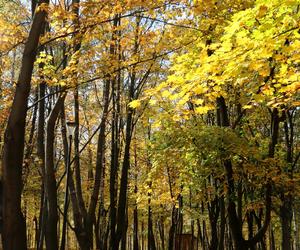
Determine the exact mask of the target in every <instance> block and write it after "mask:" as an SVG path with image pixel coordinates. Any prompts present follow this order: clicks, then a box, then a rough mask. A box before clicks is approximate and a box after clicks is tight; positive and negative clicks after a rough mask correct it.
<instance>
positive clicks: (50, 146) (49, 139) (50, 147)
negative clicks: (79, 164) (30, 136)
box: [45, 93, 66, 250]
mask: <svg viewBox="0 0 300 250" xmlns="http://www.w3.org/2000/svg"><path fill="white" fill-rule="evenodd" d="M65 97H66V93H63V94H61V95H60V96H59V97H58V99H57V101H56V103H55V105H54V107H53V109H52V111H51V113H50V115H49V118H48V121H47V125H46V131H47V133H46V150H45V153H46V160H45V166H46V169H45V193H46V197H47V210H48V211H47V224H46V233H45V236H46V249H47V250H57V249H58V234H57V222H58V213H57V192H56V178H55V167H54V139H55V124H56V121H57V118H58V115H59V113H60V111H61V107H62V106H63V103H64V100H65Z"/></svg>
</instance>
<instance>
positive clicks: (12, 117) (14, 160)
mask: <svg viewBox="0 0 300 250" xmlns="http://www.w3.org/2000/svg"><path fill="white" fill-rule="evenodd" d="M41 3H46V4H47V3H49V1H48V0H43V1H40V4H41ZM45 17H46V12H45V11H39V12H37V13H36V14H35V15H34V18H33V22H32V26H31V29H30V32H29V36H28V39H27V41H26V44H25V48H24V52H23V58H22V62H21V69H20V74H19V79H18V83H17V87H16V90H15V95H14V99H13V104H12V108H11V112H10V114H9V117H8V123H7V127H6V130H5V138H4V152H3V161H2V170H3V192H4V195H3V234H2V242H3V248H4V249H5V250H23V249H27V243H26V223H25V220H24V217H23V215H22V211H21V193H22V165H23V155H24V137H25V126H26V116H27V101H28V96H29V93H30V87H31V84H30V82H31V76H32V70H33V65H34V61H35V57H36V50H37V46H38V41H39V37H40V34H41V33H42V30H43V26H44V22H45Z"/></svg>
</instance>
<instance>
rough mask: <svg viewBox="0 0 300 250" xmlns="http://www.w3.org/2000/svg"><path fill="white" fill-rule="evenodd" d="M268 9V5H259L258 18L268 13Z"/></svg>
mask: <svg viewBox="0 0 300 250" xmlns="http://www.w3.org/2000/svg"><path fill="white" fill-rule="evenodd" d="M267 11H268V7H267V6H265V5H261V6H259V9H258V13H257V15H256V17H257V18H262V17H263V16H265V15H266V13H267Z"/></svg>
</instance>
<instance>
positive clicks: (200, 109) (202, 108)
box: [195, 106, 214, 115]
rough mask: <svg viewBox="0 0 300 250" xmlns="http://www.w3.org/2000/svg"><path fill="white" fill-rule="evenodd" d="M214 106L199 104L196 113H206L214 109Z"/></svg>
mask: <svg viewBox="0 0 300 250" xmlns="http://www.w3.org/2000/svg"><path fill="white" fill-rule="evenodd" d="M213 109H214V107H212V106H199V107H196V108H195V113H196V114H199V115H203V114H206V113H207V112H208V111H210V110H213Z"/></svg>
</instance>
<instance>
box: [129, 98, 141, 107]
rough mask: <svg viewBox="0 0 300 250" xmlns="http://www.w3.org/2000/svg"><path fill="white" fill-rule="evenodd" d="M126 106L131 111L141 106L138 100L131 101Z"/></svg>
mask: <svg viewBox="0 0 300 250" xmlns="http://www.w3.org/2000/svg"><path fill="white" fill-rule="evenodd" d="M128 106H129V107H130V108H132V109H136V108H139V107H140V106H141V101H140V100H133V101H131V102H130V103H129V104H128Z"/></svg>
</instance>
